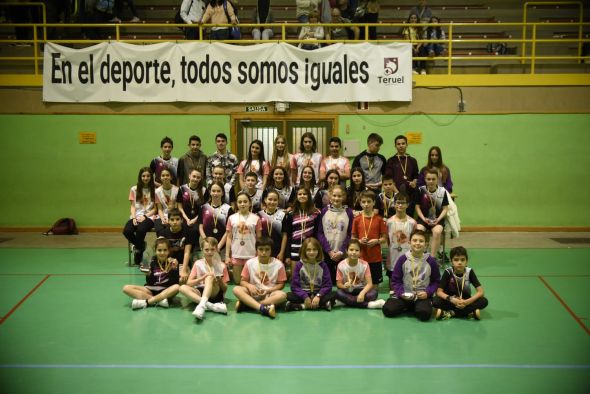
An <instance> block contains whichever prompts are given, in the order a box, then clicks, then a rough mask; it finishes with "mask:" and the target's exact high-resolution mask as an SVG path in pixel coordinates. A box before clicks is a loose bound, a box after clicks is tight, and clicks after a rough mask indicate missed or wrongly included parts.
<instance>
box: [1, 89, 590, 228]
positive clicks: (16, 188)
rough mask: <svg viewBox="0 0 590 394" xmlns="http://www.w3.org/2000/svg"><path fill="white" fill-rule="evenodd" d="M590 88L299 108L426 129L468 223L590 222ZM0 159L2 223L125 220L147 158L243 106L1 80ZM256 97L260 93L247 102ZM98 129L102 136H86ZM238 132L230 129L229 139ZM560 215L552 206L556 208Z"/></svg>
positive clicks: (360, 128) (353, 127) (211, 130)
mask: <svg viewBox="0 0 590 394" xmlns="http://www.w3.org/2000/svg"><path fill="white" fill-rule="evenodd" d="M588 93H589V89H587V88H570V87H552V88H551V87H546V88H541V87H538V88H536V87H529V88H507V87H496V88H464V89H463V95H464V100H465V101H466V103H467V112H465V113H461V114H459V113H457V112H456V111H457V109H456V107H457V101H458V92H457V91H456V90H455V89H441V90H427V89H415V91H414V101H413V102H412V103H382V104H373V103H371V105H370V108H369V110H368V111H357V109H356V103H355V104H330V105H321V104H311V105H310V104H293V106H292V111H291V113H289V114H286V115H285V116H287V117H288V116H290V114H297V115H306V116H309V118H313V117H314V115H317V114H334V115H335V117H336V118H337V125H338V130H337V134H338V135H339V136H340V137H341V138H342V139H343V140H348V139H356V140H359V141H360V145H361V148H362V147H364V145H365V140H366V136H367V135H368V134H369V133H370V132H378V133H379V134H381V135H382V136H383V137H384V140H385V144H384V145H383V147H382V149H381V153H383V154H384V155H385V156H386V157H389V156H391V155H392V154H393V153H394V147H393V138H394V137H395V136H396V135H398V134H402V133H406V132H421V133H422V135H423V140H422V143H421V144H418V145H411V146H410V147H409V153H410V154H412V155H413V156H415V157H416V158H417V159H418V163H419V165H421V166H422V165H424V164H425V160H426V155H427V151H428V148H429V147H430V146H432V145H438V146H440V147H441V148H442V150H443V156H444V160H445V162H446V163H447V164H448V165H449V167H450V168H451V170H452V174H453V180H454V182H455V191H456V193H457V194H458V195H459V197H458V200H457V203H458V205H459V210H460V215H461V219H462V224H463V226H465V227H467V228H474V229H475V228H482V229H485V228H493V227H515V228H516V227H530V228H535V227H539V228H546V227H562V228H584V227H585V228H588V227H589V226H590V210H588V209H584V207H585V206H586V205H587V201H586V200H587V198H586V196H587V195H588V193H589V192H590V186H588V184H587V181H586V179H587V168H589V167H590V158H589V157H590V156H589V155H588V150H587V147H588V146H590V134H589V133H588V130H589V127H590V108H589V104H588V97H590V95H589V94H588ZM0 102H2V103H3V105H2V108H0V143H1V144H2V145H1V146H3V148H4V152H3V155H2V156H1V158H0V165H2V168H4V169H5V171H4V177H3V178H4V179H3V181H4V186H3V187H2V189H3V193H0V204H2V207H3V209H2V211H3V214H2V215H1V216H0V228H5V229H6V228H8V229H20V228H31V229H37V228H48V227H49V226H50V225H51V224H52V223H53V222H54V221H55V220H56V219H57V218H59V217H73V218H75V219H76V221H77V222H78V224H79V226H80V227H81V228H83V229H102V228H104V229H107V230H108V229H119V228H121V227H122V225H123V223H124V221H125V220H126V218H127V217H128V214H129V202H128V201H127V196H128V192H129V187H130V186H131V185H132V184H134V183H135V182H136V180H137V172H138V169H139V168H140V167H141V166H144V165H147V164H148V163H149V161H150V160H151V159H152V158H153V157H155V156H156V155H157V154H158V153H159V141H160V139H161V138H162V137H163V136H165V135H168V136H170V137H172V138H173V139H174V141H175V148H174V154H175V156H180V155H182V154H183V153H184V152H185V151H186V150H187V147H186V144H187V140H188V137H189V136H190V135H191V134H197V135H199V136H200V137H201V138H202V140H203V151H204V152H206V153H209V152H212V151H214V149H215V145H214V136H215V134H216V133H217V132H220V131H224V132H226V133H227V134H228V135H230V136H231V135H232V131H233V128H232V121H231V120H232V115H238V116H244V115H246V114H245V113H244V112H243V111H244V105H241V104H220V105H213V104H192V103H174V104H131V105H129V104H122V103H109V104H104V105H103V104H69V105H66V104H49V103H43V102H42V101H41V92H40V91H39V90H37V89H31V90H28V89H22V90H21V89H3V90H0ZM249 104H255V103H249ZM81 131H93V132H96V135H97V143H96V144H94V145H92V144H90V145H88V144H79V141H78V133H79V132H81ZM230 138H231V137H230ZM548 213H551V214H548Z"/></svg>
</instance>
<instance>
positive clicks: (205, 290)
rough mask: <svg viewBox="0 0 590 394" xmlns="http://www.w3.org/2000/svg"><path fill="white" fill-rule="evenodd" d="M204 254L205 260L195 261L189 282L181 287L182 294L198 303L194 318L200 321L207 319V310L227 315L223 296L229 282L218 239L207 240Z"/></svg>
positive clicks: (203, 250) (205, 240)
mask: <svg viewBox="0 0 590 394" xmlns="http://www.w3.org/2000/svg"><path fill="white" fill-rule="evenodd" d="M202 252H203V258H202V259H200V260H197V261H195V264H194V265H193V269H192V270H191V273H190V275H189V278H188V281H187V282H186V284H185V285H182V286H180V292H181V293H182V294H184V295H185V296H186V297H187V298H188V299H190V300H191V301H193V302H196V303H197V307H196V308H195V310H194V312H193V316H195V317H196V318H197V319H199V320H202V319H203V318H204V317H205V311H206V310H208V311H212V312H217V313H223V314H226V313H227V306H226V305H225V303H224V302H223V300H224V298H223V296H224V294H225V291H226V290H227V282H229V274H228V272H227V268H226V267H225V264H223V263H222V262H221V257H220V256H219V254H218V253H217V239H215V238H213V237H207V238H205V239H204V240H203V246H202Z"/></svg>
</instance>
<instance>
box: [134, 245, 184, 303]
mask: <svg viewBox="0 0 590 394" xmlns="http://www.w3.org/2000/svg"><path fill="white" fill-rule="evenodd" d="M154 249H155V250H156V255H155V256H153V257H152V261H151V262H150V267H149V270H148V272H146V276H147V278H146V284H145V285H144V286H136V285H125V286H123V293H125V294H127V295H128V296H129V297H131V298H133V301H132V302H131V308H132V309H143V308H147V307H148V306H155V305H157V306H161V307H163V308H168V305H169V304H168V299H169V298H172V297H174V296H175V295H176V294H178V289H179V287H178V280H179V275H178V261H176V259H175V258H172V257H170V241H168V239H166V238H158V239H156V242H155V245H154Z"/></svg>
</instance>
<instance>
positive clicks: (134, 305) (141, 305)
mask: <svg viewBox="0 0 590 394" xmlns="http://www.w3.org/2000/svg"><path fill="white" fill-rule="evenodd" d="M145 308H147V301H146V300H133V301H131V309H145Z"/></svg>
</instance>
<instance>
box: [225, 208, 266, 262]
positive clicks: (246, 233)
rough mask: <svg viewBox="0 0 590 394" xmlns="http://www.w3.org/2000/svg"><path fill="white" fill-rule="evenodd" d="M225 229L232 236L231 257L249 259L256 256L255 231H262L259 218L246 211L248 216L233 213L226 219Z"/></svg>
mask: <svg viewBox="0 0 590 394" xmlns="http://www.w3.org/2000/svg"><path fill="white" fill-rule="evenodd" d="M226 230H227V231H229V232H230V234H231V236H232V242H231V245H230V247H231V257H232V258H234V259H249V258H252V257H254V256H256V232H257V231H262V224H261V223H260V218H259V217H258V216H257V215H255V214H253V213H251V212H250V213H248V216H243V215H242V214H240V213H239V212H238V213H234V214H233V215H231V216H230V217H229V219H228V220H227V226H226Z"/></svg>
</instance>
